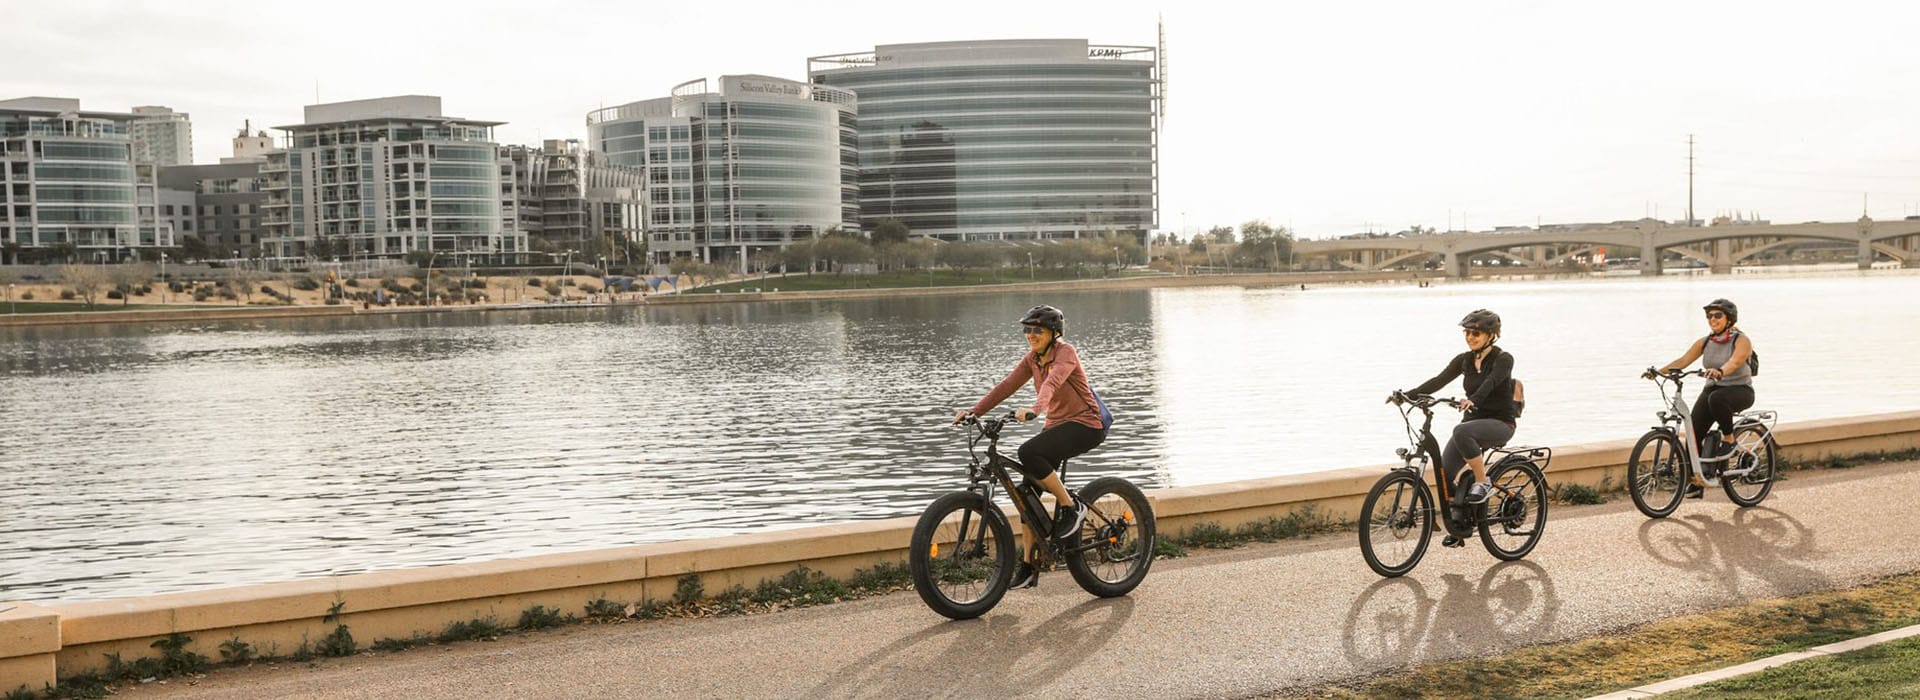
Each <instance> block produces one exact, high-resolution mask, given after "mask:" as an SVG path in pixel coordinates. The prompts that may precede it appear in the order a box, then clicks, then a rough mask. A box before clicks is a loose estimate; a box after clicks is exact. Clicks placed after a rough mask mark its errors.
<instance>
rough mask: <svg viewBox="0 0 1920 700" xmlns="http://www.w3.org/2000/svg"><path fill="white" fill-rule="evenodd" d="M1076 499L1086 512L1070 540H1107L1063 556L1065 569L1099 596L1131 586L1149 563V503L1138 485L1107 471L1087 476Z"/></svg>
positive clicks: (1125, 591)
mask: <svg viewBox="0 0 1920 700" xmlns="http://www.w3.org/2000/svg"><path fill="white" fill-rule="evenodd" d="M1079 499H1080V501H1081V502H1082V503H1085V504H1087V517H1086V520H1085V521H1083V522H1082V523H1081V525H1080V533H1079V537H1077V538H1076V539H1075V542H1077V543H1080V544H1086V543H1088V542H1090V541H1093V540H1094V539H1095V538H1105V539H1107V540H1108V541H1107V542H1106V544H1103V545H1101V546H1099V547H1095V548H1093V549H1089V550H1086V551H1084V552H1080V553H1078V554H1075V555H1070V556H1068V557H1066V560H1067V571H1069V572H1072V573H1073V580H1074V582H1075V583H1078V584H1080V587H1081V588H1082V589H1085V590H1086V591H1087V592H1088V593H1092V594H1094V595H1096V596H1099V597H1102V598H1113V597H1117V596H1123V595H1126V594H1128V593H1130V592H1132V591H1133V589H1134V588H1135V587H1136V586H1139V585H1140V582H1141V581H1143V580H1145V579H1146V578H1147V570H1148V569H1150V568H1152V567H1153V547H1154V521H1153V504H1152V503H1151V502H1149V501H1147V494H1145V493H1143V492H1141V491H1140V487H1138V486H1134V485H1133V483H1132V482H1129V481H1127V480H1125V479H1121V478H1119V477H1112V476H1106V477H1101V478H1098V479H1094V480H1093V481H1091V482H1088V483H1087V485H1086V487H1084V488H1082V489H1080V493H1079Z"/></svg>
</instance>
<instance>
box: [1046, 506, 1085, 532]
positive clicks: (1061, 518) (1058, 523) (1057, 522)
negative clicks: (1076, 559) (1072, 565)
mask: <svg viewBox="0 0 1920 700" xmlns="http://www.w3.org/2000/svg"><path fill="white" fill-rule="evenodd" d="M1086 519H1087V504H1085V503H1081V502H1080V501H1078V500H1075V501H1074V502H1073V505H1071V506H1064V505H1063V506H1056V507H1055V508H1054V509H1053V536H1054V538H1055V539H1061V540H1068V539H1072V538H1074V537H1078V536H1079V535H1080V523H1082V522H1084V521H1086Z"/></svg>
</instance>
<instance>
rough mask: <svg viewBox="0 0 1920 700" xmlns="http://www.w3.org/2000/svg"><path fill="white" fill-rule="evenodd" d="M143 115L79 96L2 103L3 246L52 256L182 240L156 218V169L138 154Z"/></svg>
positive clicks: (111, 252)
mask: <svg viewBox="0 0 1920 700" xmlns="http://www.w3.org/2000/svg"><path fill="white" fill-rule="evenodd" d="M133 120H134V115H131V114H124V113H117V112H94V111H82V110H81V109H80V101H79V100H75V99H70V98H57V97H28V98H20V99H14V100H6V101H0V245H5V244H16V245H17V246H18V250H19V251H21V253H23V254H25V256H26V257H30V258H36V259H40V260H44V261H46V262H65V261H66V259H77V260H82V261H89V262H92V261H107V260H122V259H126V258H128V257H131V256H133V255H134V254H135V253H136V252H138V251H139V249H143V248H147V249H150V248H165V247H169V246H172V245H174V237H173V231H172V229H171V228H170V227H165V226H161V225H159V224H158V222H157V220H156V215H155V211H156V203H157V196H158V187H157V184H156V182H155V179H154V177H155V175H154V170H155V166H153V165H152V164H150V163H143V162H138V161H136V160H135V158H134V154H133V142H132V139H131V137H130V136H129V134H128V124H129V123H130V122H132V121H133ZM53 255H58V256H59V259H56V258H54V257H51V256H53Z"/></svg>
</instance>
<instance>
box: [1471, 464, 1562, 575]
mask: <svg viewBox="0 0 1920 700" xmlns="http://www.w3.org/2000/svg"><path fill="white" fill-rule="evenodd" d="M1487 480H1488V481H1492V482H1493V495H1491V496H1489V497H1488V498H1487V510H1486V513H1485V514H1484V515H1483V517H1481V518H1480V542H1481V544H1484V545H1486V547H1487V553H1488V554H1492V555H1493V557H1494V558H1495V559H1499V560H1501V561H1514V560H1516V559H1519V558H1521V557H1524V556H1527V553H1528V552H1531V551H1533V546H1534V545H1537V544H1540V536H1541V535H1543V534H1546V532H1547V478H1546V476H1545V475H1543V474H1541V473H1540V467H1537V466H1534V464H1533V462H1531V461H1527V460H1519V461H1510V462H1502V463H1500V464H1496V465H1493V468H1492V469H1490V470H1488V471H1487Z"/></svg>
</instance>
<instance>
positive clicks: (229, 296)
mask: <svg viewBox="0 0 1920 700" xmlns="http://www.w3.org/2000/svg"><path fill="white" fill-rule="evenodd" d="M220 298H222V299H225V300H227V301H233V300H235V299H238V298H240V293H239V292H235V291H233V288H232V287H221V288H220Z"/></svg>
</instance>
